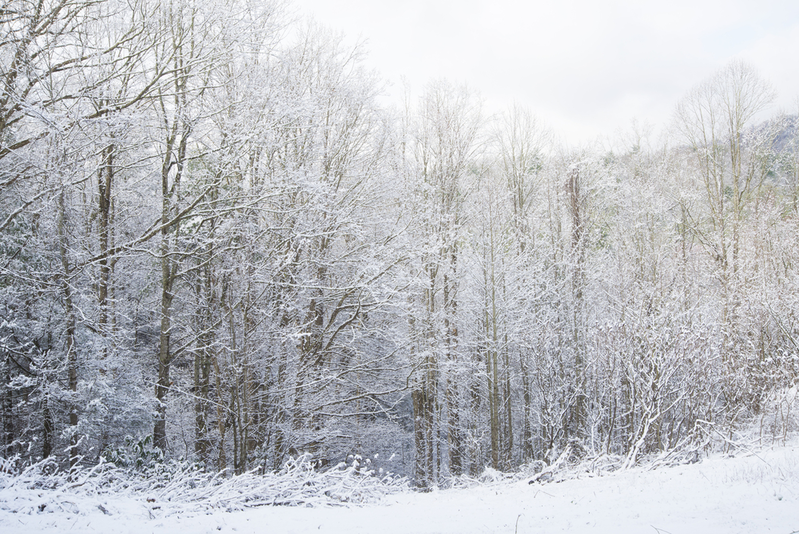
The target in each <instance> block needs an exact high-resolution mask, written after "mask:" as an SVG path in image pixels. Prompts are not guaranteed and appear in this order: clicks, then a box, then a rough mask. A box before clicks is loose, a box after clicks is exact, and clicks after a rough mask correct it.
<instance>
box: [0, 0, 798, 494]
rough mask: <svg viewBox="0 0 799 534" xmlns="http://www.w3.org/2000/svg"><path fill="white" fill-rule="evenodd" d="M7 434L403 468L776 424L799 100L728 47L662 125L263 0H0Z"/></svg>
mask: <svg viewBox="0 0 799 534" xmlns="http://www.w3.org/2000/svg"><path fill="white" fill-rule="evenodd" d="M0 33H1V34H2V39H0V51H2V53H0V80H1V82H2V87H3V92H2V95H0V318H1V319H2V322H1V323H0V372H2V375H3V378H2V380H0V384H2V388H1V389H0V396H2V408H0V413H2V421H3V430H2V439H0V447H2V448H1V449H0V450H2V455H3V457H5V458H8V459H16V460H17V461H22V462H25V461H35V460H36V459H39V458H43V457H51V456H53V457H57V458H59V459H61V460H62V461H63V462H64V464H65V465H74V464H75V463H77V462H81V461H96V459H97V458H98V457H100V456H103V455H109V454H111V455H113V453H114V451H118V450H120V449H121V448H124V447H126V446H129V445H130V443H132V442H136V441H137V440H142V441H141V442H146V443H151V444H152V447H153V450H154V451H156V452H157V453H158V454H160V455H163V457H165V458H168V457H173V458H186V459H190V460H192V461H195V462H197V464H198V465H201V466H204V468H206V469H208V470H214V471H217V470H219V471H221V470H224V469H231V470H232V471H233V472H235V473H242V472H245V471H249V470H251V469H253V468H256V467H260V468H261V469H263V470H266V471H269V470H273V469H278V468H280V466H281V465H283V464H284V463H285V462H286V461H287V460H288V459H289V458H290V457H292V456H297V455H298V454H301V453H309V454H312V455H313V457H314V458H315V459H316V461H317V462H318V464H319V465H320V466H325V465H328V464H335V463H337V462H339V461H342V460H344V459H346V458H347V456H348V455H350V454H360V455H362V456H369V457H370V458H372V459H373V460H374V462H375V464H376V465H378V464H379V465H380V466H383V467H385V468H386V469H390V470H392V471H394V472H398V473H402V474H406V475H409V476H411V477H413V479H414V480H415V482H416V483H417V484H418V485H419V486H432V485H437V484H441V483H444V482H446V480H447V479H448V477H451V476H456V475H460V474H477V473H479V472H481V471H482V470H483V469H484V468H485V467H487V466H490V467H492V468H494V469H499V470H514V469H519V468H520V466H523V465H527V464H530V463H532V462H540V461H543V462H547V463H549V462H552V461H555V459H556V458H558V457H559V456H560V455H561V454H562V453H563V452H564V451H568V453H569V454H570V455H572V456H576V457H583V456H587V455H600V454H608V455H615V456H617V457H619V458H622V459H623V461H624V463H626V464H627V465H632V464H634V463H635V462H636V461H637V460H638V459H639V458H641V457H642V456H644V455H648V454H652V453H662V452H670V451H671V452H674V451H677V452H679V451H687V450H692V448H696V447H698V446H700V445H701V444H703V443H705V440H706V439H707V437H708V436H710V435H715V436H720V437H721V438H722V439H726V440H731V439H733V437H734V433H735V431H736V429H738V428H740V427H741V425H743V424H749V423H751V422H752V421H753V420H759V421H760V424H761V427H762V429H763V433H764V435H767V436H769V437H770V439H777V438H779V437H780V436H784V435H785V433H786V432H787V431H788V430H790V428H789V427H790V425H789V424H788V421H789V418H788V417H787V415H786V410H787V409H788V407H789V406H790V403H791V402H792V401H793V398H794V397H795V396H796V380H797V376H798V375H799V350H798V349H797V336H798V335H799V319H797V317H796V314H795V310H796V309H797V306H796V304H797V302H796V300H797V295H799V292H798V291H797V289H798V288H799V280H798V279H797V275H796V269H795V268H794V265H795V262H796V261H797V260H799V243H797V238H796V236H797V235H799V234H798V233H797V222H798V221H799V203H798V202H799V201H798V200H797V199H798V198H799V150H798V148H799V147H797V142H798V141H797V139H798V138H797V131H796V116H795V115H779V114H772V115H764V113H767V112H768V109H769V108H768V106H769V104H770V103H771V102H773V100H774V98H775V95H774V92H773V90H772V88H771V86H770V85H769V84H768V83H767V82H766V81H764V80H763V79H762V78H760V77H759V75H758V74H757V72H756V71H755V70H754V69H753V68H752V67H750V66H749V65H747V64H744V63H741V62H734V63H731V64H729V65H727V66H725V67H724V68H722V69H721V70H720V71H718V72H717V73H716V74H714V75H712V76H711V77H709V78H708V79H707V80H706V81H705V82H702V83H701V84H699V85H697V86H696V87H695V88H694V89H693V90H692V91H691V92H689V93H688V94H686V95H685V96H684V98H683V99H682V100H681V101H680V103H679V104H678V105H677V107H676V110H675V114H674V128H673V134H672V135H671V136H670V137H669V138H668V139H667V140H665V141H657V142H656V141H655V140H653V139H652V136H651V135H649V134H648V132H647V130H646V128H633V129H632V130H631V132H630V133H629V134H626V135H625V136H622V137H620V138H619V139H616V140H614V141H613V142H612V143H610V142H608V143H604V144H603V143H597V144H595V145H594V146H591V147H590V148H583V149H574V148H568V147H563V146H560V145H558V144H557V143H556V142H555V140H554V136H553V134H552V133H551V132H550V131H549V130H548V129H547V128H546V127H544V126H543V125H541V124H540V123H539V122H538V121H537V120H536V118H535V116H534V115H533V113H532V112H531V111H530V110H527V109H523V108H520V107H514V108H512V109H510V110H509V111H508V112H507V113H505V114H504V115H502V116H499V117H495V116H487V115H486V114H485V113H484V112H483V111H482V109H481V105H480V98H479V95H478V94H476V93H474V92H472V91H470V90H469V89H467V88H464V87H460V86H458V85H456V84H452V83H449V82H447V81H444V80H439V81H434V82H431V83H430V84H429V85H428V86H427V87H426V88H425V89H424V90H423V91H422V93H421V94H420V95H418V96H416V97H413V98H410V97H409V98H408V99H407V102H406V104H405V105H404V106H402V107H400V108H396V107H387V106H385V105H382V104H380V101H379V98H378V97H379V96H380V95H381V90H382V83H383V82H382V80H381V79H380V77H379V75H378V74H377V73H374V72H372V71H370V70H369V69H368V68H366V66H365V64H364V62H363V57H364V56H363V53H364V52H363V50H362V49H361V48H360V47H359V46H352V45H348V44H347V41H346V40H345V39H344V38H343V36H341V35H338V34H335V33H333V32H331V31H329V30H327V29H324V28H320V27H318V26H316V25H313V24H307V23H301V22H297V21H292V20H291V19H290V17H289V16H288V15H287V12H286V10H285V6H284V5H283V4H282V3H279V2H248V1H245V0H213V1H202V2H200V1H192V0H171V1H166V2H160V1H159V2H154V1H151V0H131V1H125V2H120V1H118V0H96V1H95V0H6V1H4V3H3V5H2V8H0Z"/></svg>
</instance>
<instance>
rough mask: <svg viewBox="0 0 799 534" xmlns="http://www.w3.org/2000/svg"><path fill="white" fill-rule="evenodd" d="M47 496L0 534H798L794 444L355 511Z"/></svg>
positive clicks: (0, 519)
mask: <svg viewBox="0 0 799 534" xmlns="http://www.w3.org/2000/svg"><path fill="white" fill-rule="evenodd" d="M49 491H50V490H35V493H31V490H15V491H9V488H6V490H0V532H2V533H4V534H12V533H20V534H26V533H56V532H58V533H62V532H78V533H83V532H102V533H128V532H129V533H135V534H147V533H151V532H152V533H169V534H174V533H179V534H190V533H204V532H208V533H216V532H239V533H251V532H252V533H256V532H257V533H270V534H272V533H307V532H319V533H328V534H330V533H336V534H359V533H377V534H395V533H396V534H409V533H459V534H469V533H475V534H476V533H481V534H482V533H552V532H563V531H568V532H607V533H613V534H623V533H647V532H649V533H653V534H654V533H669V534H678V533H680V534H686V533H702V534H708V533H750V532H751V533H761V532H776V533H780V534H799V443H796V442H794V444H793V445H789V446H785V447H779V448H773V449H770V450H763V451H760V452H758V453H756V454H754V453H750V454H741V455H739V456H737V457H734V458H724V457H720V456H719V457H714V458H710V459H704V460H703V461H701V462H700V463H696V464H692V465H680V466H676V467H663V468H660V469H656V470H647V469H644V468H634V469H630V470H627V471H621V472H615V473H609V474H607V473H606V474H604V475H602V476H596V475H593V476H592V475H590V474H588V473H583V474H582V475H578V476H577V477H576V478H571V479H568V480H564V481H562V482H550V483H544V484H540V483H535V484H527V482H526V481H519V482H495V483H492V484H486V485H481V486H479V487H473V488H468V489H453V490H442V491H435V492H432V493H402V494H398V495H392V496H389V497H386V498H385V499H384V500H383V502H382V503H380V504H369V505H364V506H348V507H345V506H338V507H333V506H324V507H315V508H305V507H288V506H262V507H256V508H248V509H244V510H238V511H226V510H224V509H206V510H203V508H202V507H201V506H199V505H197V504H192V505H189V504H175V503H171V502H158V501H156V502H147V500H146V499H145V498H133V497H131V496H120V497H113V496H109V495H95V496H90V495H85V494H75V495H74V498H72V497H70V496H69V495H64V494H61V495H53V494H52V493H48V492H49ZM37 503H38V504H37ZM42 505H44V506H43V507H42ZM40 508H41V509H40Z"/></svg>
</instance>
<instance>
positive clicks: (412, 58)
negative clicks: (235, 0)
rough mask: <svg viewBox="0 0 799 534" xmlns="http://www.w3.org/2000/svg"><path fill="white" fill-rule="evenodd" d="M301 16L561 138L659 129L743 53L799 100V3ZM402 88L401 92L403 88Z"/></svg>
mask: <svg viewBox="0 0 799 534" xmlns="http://www.w3.org/2000/svg"><path fill="white" fill-rule="evenodd" d="M293 6H294V9H295V10H297V14H298V15H300V16H312V17H313V18H314V19H315V20H316V21H317V22H319V23H321V24H323V25H325V26H328V27H330V28H333V29H336V30H340V31H342V32H343V33H344V34H345V35H346V36H347V37H348V38H350V39H352V40H353V41H354V40H356V39H358V38H360V39H361V40H364V41H366V47H367V50H368V52H369V59H368V61H369V63H370V64H371V65H373V66H375V67H376V68H377V69H378V70H379V71H380V72H381V73H382V74H383V76H384V78H386V79H387V80H388V81H390V82H392V83H393V85H394V87H401V86H402V83H401V81H400V80H401V78H400V77H401V76H402V77H405V78H406V79H407V80H408V81H409V82H410V85H411V88H412V90H413V92H414V93H415V94H418V93H419V92H421V90H422V89H423V88H424V85H425V84H426V83H427V82H428V81H430V80H431V79H434V78H440V77H443V78H446V79H448V80H450V81H451V82H454V83H459V84H461V83H465V84H466V85H468V86H469V87H470V88H472V89H474V90H476V91H478V92H479V93H480V94H481V95H482V96H483V98H484V100H485V102H486V109H487V110H488V111H489V112H494V111H497V110H501V109H507V107H508V106H510V105H511V104H512V103H513V102H514V101H515V102H517V103H519V104H521V105H524V106H526V107H528V108H530V109H531V110H532V111H533V112H534V113H535V114H536V115H538V116H539V117H540V118H541V119H543V120H544V121H545V122H546V123H548V124H549V125H550V126H551V127H552V128H553V129H554V130H556V131H557V132H558V133H559V134H560V135H561V136H562V138H563V140H564V141H566V142H568V143H570V144H582V143H587V142H590V141H592V140H594V139H595V138H596V137H597V136H599V135H613V134H614V133H615V132H616V131H618V130H619V129H629V126H630V124H631V122H632V120H633V119H636V120H638V121H639V122H642V123H645V122H648V123H651V124H652V125H653V126H654V127H655V129H656V131H657V130H659V129H661V128H662V127H663V126H665V125H666V124H667V123H668V122H669V121H670V118H671V113H672V110H673V108H674V106H675V104H676V103H677V101H678V100H679V99H680V98H681V97H682V96H683V95H684V94H685V93H686V92H687V91H688V90H689V89H690V88H691V87H693V86H694V85H695V84H696V83H698V82H700V81H702V80H703V79H704V78H707V77H708V76H710V75H712V74H713V73H714V72H715V71H716V70H718V69H719V68H721V67H722V66H724V65H725V64H726V63H728V62H729V61H731V60H732V59H736V58H737V59H744V60H745V61H747V62H749V63H750V64H751V65H752V66H754V67H755V68H756V69H757V70H758V71H759V72H760V74H761V76H762V77H763V78H765V79H767V80H769V81H770V82H771V83H772V84H773V85H774V87H775V88H776V89H777V91H778V93H779V101H778V102H777V103H776V104H775V106H774V108H773V109H774V111H777V110H779V109H784V110H787V109H791V108H792V109H795V108H796V101H797V98H799V1H797V0H757V1H755V0H745V1H744V0H718V1H716V0H661V1H658V2H649V1H645V0H643V1H641V0H639V1H630V0H613V1H607V0H560V1H558V2H550V1H538V2H523V1H514V0H490V1H472V0H391V1H385V0H293ZM399 92H400V91H399V90H397V93H399Z"/></svg>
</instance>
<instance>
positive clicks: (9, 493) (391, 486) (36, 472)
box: [0, 444, 409, 513]
mask: <svg viewBox="0 0 799 534" xmlns="http://www.w3.org/2000/svg"><path fill="white" fill-rule="evenodd" d="M133 445H134V446H133V447H132V449H131V451H130V452H135V451H136V450H139V452H143V449H137V447H136V444H133ZM117 452H118V453H119V454H120V455H121V456H120V459H124V460H126V461H128V460H131V459H132V460H133V461H130V462H127V465H125V466H121V465H122V464H123V463H125V462H122V461H121V460H120V465H115V464H114V463H111V462H107V461H105V460H104V459H101V461H100V462H99V463H98V464H97V465H94V466H92V467H84V466H79V465H77V466H75V467H74V468H72V469H70V470H58V468H57V464H56V462H55V461H53V460H43V461H40V462H37V463H35V464H32V465H28V466H27V467H25V468H24V469H21V470H19V471H16V472H14V473H8V472H5V471H0V503H2V506H3V507H5V508H13V509H14V510H23V511H24V510H27V511H28V512H29V513H35V512H37V511H38V512H42V511H44V510H46V509H47V508H48V507H49V508H50V509H51V510H52V509H59V508H62V509H67V508H69V507H71V506H74V503H75V502H77V501H78V500H76V499H75V496H76V495H82V496H84V497H91V498H93V499H94V500H92V499H89V500H88V501H87V500H86V499H83V500H80V502H90V503H91V506H97V507H101V506H103V504H102V502H101V500H100V499H102V498H104V497H107V496H115V497H122V496H125V497H128V498H131V499H133V500H138V501H140V502H142V503H144V504H145V505H146V506H148V507H152V508H153V509H159V510H161V511H162V512H164V510H172V511H173V512H174V513H178V512H181V511H182V512H185V511H187V509H188V510H189V511H190V510H192V509H194V510H199V509H207V508H224V509H227V510H232V509H240V508H246V507H252V506H265V505H281V506H326V505H343V504H363V503H369V502H376V501H379V500H380V499H382V498H383V497H384V496H386V495H388V494H393V493H399V492H402V491H406V490H408V488H409V483H408V480H407V479H406V478H404V477H395V476H392V475H384V474H381V473H376V472H375V471H373V470H371V469H370V468H369V467H368V463H367V462H363V461H362V459H361V458H360V457H354V458H353V461H352V462H351V463H349V464H345V463H340V464H339V465H337V466H336V467H334V468H333V469H328V470H325V471H321V470H319V469H317V467H316V465H315V462H314V461H313V458H312V457H311V456H310V455H301V456H299V457H298V458H292V459H290V460H289V461H288V462H286V464H285V465H284V466H283V468H282V469H281V470H280V471H278V472H275V473H266V474H260V473H259V471H260V470H259V469H256V470H253V471H251V472H248V473H244V474H242V475H239V476H230V477H228V476H226V473H208V472H205V471H202V470H201V469H199V468H198V467H197V466H196V465H195V464H192V463H190V462H177V461H170V462H163V461H160V462H152V463H151V464H150V465H148V466H143V465H142V464H141V463H140V462H137V461H136V459H137V457H136V456H135V455H134V456H132V457H131V456H125V454H127V453H125V454H123V453H122V452H119V451H117ZM45 495H46V497H45ZM95 501H96V502H95ZM65 507H66V508H65ZM70 509H71V508H70ZM104 513H105V512H104Z"/></svg>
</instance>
